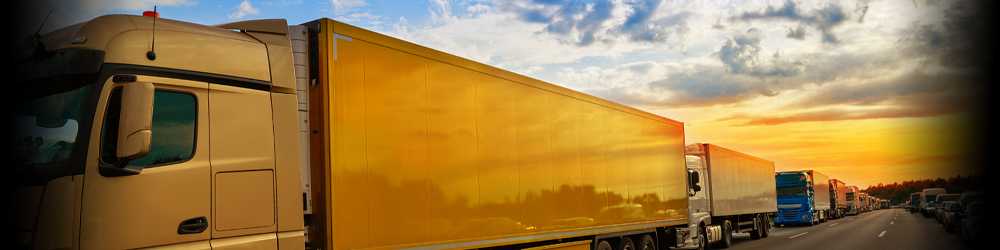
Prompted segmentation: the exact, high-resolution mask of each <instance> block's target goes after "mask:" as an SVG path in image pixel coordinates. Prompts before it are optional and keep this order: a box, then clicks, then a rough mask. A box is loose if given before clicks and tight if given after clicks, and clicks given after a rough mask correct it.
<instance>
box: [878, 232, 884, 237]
mask: <svg viewBox="0 0 1000 250" xmlns="http://www.w3.org/2000/svg"><path fill="white" fill-rule="evenodd" d="M882 236H885V230H882V232H881V233H878V237H879V238H882Z"/></svg>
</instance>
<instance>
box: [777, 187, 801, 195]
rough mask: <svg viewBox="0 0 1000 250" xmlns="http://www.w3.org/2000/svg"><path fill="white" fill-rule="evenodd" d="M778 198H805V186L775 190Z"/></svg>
mask: <svg viewBox="0 0 1000 250" xmlns="http://www.w3.org/2000/svg"><path fill="white" fill-rule="evenodd" d="M777 195H778V196H805V195H806V187H805V186H792V187H780V188H778V190H777Z"/></svg>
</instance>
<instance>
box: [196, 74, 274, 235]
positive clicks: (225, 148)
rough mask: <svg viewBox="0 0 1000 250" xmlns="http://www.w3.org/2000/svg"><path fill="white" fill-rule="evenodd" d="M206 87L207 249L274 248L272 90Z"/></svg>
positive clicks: (218, 86)
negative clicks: (208, 134) (208, 150)
mask: <svg viewBox="0 0 1000 250" xmlns="http://www.w3.org/2000/svg"><path fill="white" fill-rule="evenodd" d="M209 88H210V90H209V95H208V96H209V99H210V100H211V102H212V106H211V107H210V108H209V120H210V122H209V123H210V124H211V128H210V130H211V131H212V132H211V139H210V141H211V142H212V147H211V163H212V170H211V179H212V190H213V193H212V198H211V200H212V218H214V219H215V221H214V223H213V224H212V226H211V229H210V231H211V232H212V240H211V245H212V249H277V247H278V240H277V234H276V232H277V219H276V216H275V210H276V209H275V207H276V198H275V179H274V178H275V174H274V172H275V171H274V166H275V163H274V160H275V157H274V152H275V150H274V124H273V118H272V112H271V94H270V92H268V91H264V90H257V89H251V88H244V87H235V86H228V85H222V84H210V86H209Z"/></svg>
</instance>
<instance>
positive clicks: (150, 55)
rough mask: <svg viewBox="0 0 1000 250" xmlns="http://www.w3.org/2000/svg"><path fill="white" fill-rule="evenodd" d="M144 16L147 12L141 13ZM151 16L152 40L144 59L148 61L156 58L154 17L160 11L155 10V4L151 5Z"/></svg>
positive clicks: (157, 15)
mask: <svg viewBox="0 0 1000 250" xmlns="http://www.w3.org/2000/svg"><path fill="white" fill-rule="evenodd" d="M142 14H143V15H144V16H145V15H146V14H147V13H142ZM150 16H152V17H153V41H152V42H151V43H150V45H149V51H148V52H146V59H149V60H150V61H153V60H156V19H157V18H159V17H160V13H159V12H156V5H153V13H152V15H150Z"/></svg>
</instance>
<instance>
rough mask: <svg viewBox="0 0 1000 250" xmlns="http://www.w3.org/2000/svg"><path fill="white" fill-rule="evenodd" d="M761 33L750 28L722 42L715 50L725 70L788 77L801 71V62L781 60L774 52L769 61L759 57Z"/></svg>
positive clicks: (763, 75)
mask: <svg viewBox="0 0 1000 250" xmlns="http://www.w3.org/2000/svg"><path fill="white" fill-rule="evenodd" d="M763 36H764V35H763V33H762V32H760V30H758V29H756V28H750V29H749V30H747V31H746V32H744V33H740V34H736V35H735V36H733V37H732V38H730V39H727V40H726V41H725V43H723V45H722V47H720V48H719V51H718V52H716V54H717V55H718V58H719V60H721V61H722V63H723V65H725V67H726V70H728V71H729V72H732V73H734V74H746V75H751V76H758V77H772V76H773V77H788V76H794V75H798V74H799V73H800V72H801V66H802V63H800V62H786V61H783V60H782V58H781V56H780V55H779V54H778V53H775V54H774V56H773V57H772V60H771V61H769V62H765V61H762V60H763V59H761V58H760V53H761V47H760V42H761V40H762V39H763Z"/></svg>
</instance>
